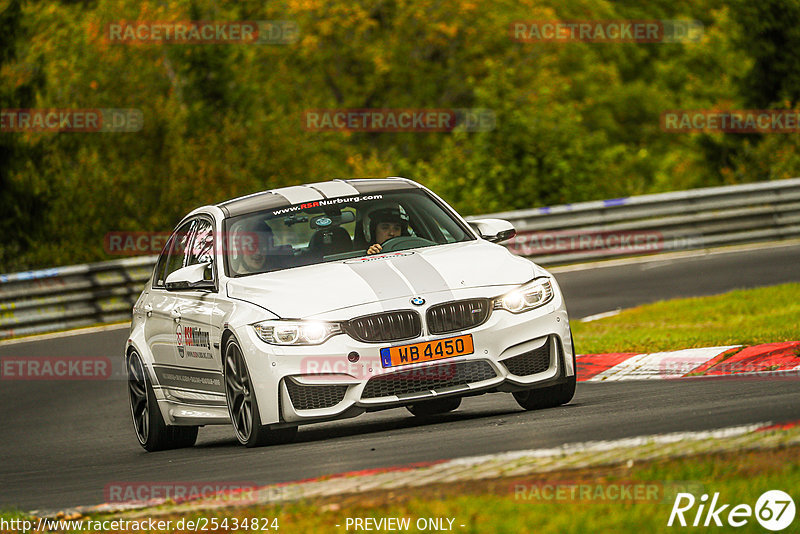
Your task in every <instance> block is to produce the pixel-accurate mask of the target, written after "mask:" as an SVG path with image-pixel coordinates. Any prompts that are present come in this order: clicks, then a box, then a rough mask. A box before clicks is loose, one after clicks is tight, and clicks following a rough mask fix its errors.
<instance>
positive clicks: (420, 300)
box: [411, 297, 425, 306]
mask: <svg viewBox="0 0 800 534" xmlns="http://www.w3.org/2000/svg"><path fill="white" fill-rule="evenodd" d="M411 304H413V305H414V306H422V305H423V304H425V299H424V298H422V297H414V298H413V299H411Z"/></svg>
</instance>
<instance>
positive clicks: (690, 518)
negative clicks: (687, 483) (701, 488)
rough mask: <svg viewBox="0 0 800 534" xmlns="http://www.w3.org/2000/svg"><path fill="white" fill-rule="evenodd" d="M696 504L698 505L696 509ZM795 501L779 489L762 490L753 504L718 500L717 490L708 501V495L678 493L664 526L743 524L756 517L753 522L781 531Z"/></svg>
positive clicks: (793, 507) (790, 519) (790, 522)
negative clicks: (698, 497) (698, 495)
mask: <svg viewBox="0 0 800 534" xmlns="http://www.w3.org/2000/svg"><path fill="white" fill-rule="evenodd" d="M695 505H697V508H696V510H695ZM795 511H796V510H795V504H794V501H793V500H792V498H791V497H790V496H789V494H788V493H786V492H784V491H781V490H770V491H766V492H764V493H763V494H762V495H761V496H760V497H759V498H758V500H757V501H756V505H755V507H751V506H750V505H749V504H737V505H736V506H733V507H731V505H730V504H723V503H722V502H720V498H719V493H714V495H713V496H712V498H711V501H710V502H709V498H708V495H707V494H705V493H704V494H703V495H701V496H700V499H696V498H695V496H694V495H692V494H691V493H678V495H677V496H676V497H675V503H674V504H673V505H672V512H670V514H669V521H668V522H667V526H668V527H671V526H673V525H674V526H681V527H685V526H692V527H700V526H702V527H709V526H716V527H721V526H723V525H725V524H727V525H728V526H731V527H742V526H744V525H746V524H747V523H748V522H749V521H750V520H751V519H752V518H753V516H755V519H756V521H758V523H759V524H760V525H761V526H762V527H764V528H765V529H767V530H772V531H774V532H777V531H780V530H784V529H785V528H786V527H788V526H789V525H791V524H792V521H794V516H795Z"/></svg>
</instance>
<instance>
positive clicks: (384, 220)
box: [367, 206, 409, 254]
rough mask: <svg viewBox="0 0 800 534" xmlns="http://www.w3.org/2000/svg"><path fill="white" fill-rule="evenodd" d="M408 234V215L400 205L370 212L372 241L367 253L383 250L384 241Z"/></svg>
mask: <svg viewBox="0 0 800 534" xmlns="http://www.w3.org/2000/svg"><path fill="white" fill-rule="evenodd" d="M407 235H409V234H408V215H406V213H405V211H404V210H403V209H402V208H401V207H400V206H397V207H393V208H381V209H377V210H375V211H373V212H372V213H370V214H369V236H370V238H371V241H370V245H369V246H368V248H367V254H377V253H379V252H381V250H383V246H382V245H383V243H385V242H386V241H388V240H389V239H391V238H393V237H400V236H407Z"/></svg>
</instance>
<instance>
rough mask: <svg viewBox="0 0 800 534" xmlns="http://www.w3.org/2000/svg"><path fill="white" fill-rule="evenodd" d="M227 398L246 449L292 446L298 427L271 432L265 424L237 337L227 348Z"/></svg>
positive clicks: (236, 432)
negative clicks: (290, 444)
mask: <svg viewBox="0 0 800 534" xmlns="http://www.w3.org/2000/svg"><path fill="white" fill-rule="evenodd" d="M224 362H225V372H224V375H225V399H226V401H227V405H228V413H229V414H230V416H231V423H232V424H233V430H234V433H235V434H236V439H238V440H239V443H241V444H242V445H244V446H245V447H261V446H263V445H277V444H280V443H291V442H292V441H294V438H295V436H296V435H297V427H296V426H292V427H288V428H279V429H270V428H269V426H268V425H262V424H261V414H260V412H259V411H258V402H257V401H256V395H255V392H254V391H253V388H252V381H251V380H250V372H249V371H248V370H247V363H245V361H244V355H243V353H242V349H241V347H240V346H239V342H238V341H236V338H234V337H231V338H230V340H229V341H228V343H227V344H226V345H225V359H224Z"/></svg>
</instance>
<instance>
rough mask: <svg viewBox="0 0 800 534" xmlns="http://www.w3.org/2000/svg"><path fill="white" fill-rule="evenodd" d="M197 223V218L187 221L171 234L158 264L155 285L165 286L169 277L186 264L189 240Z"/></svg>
mask: <svg viewBox="0 0 800 534" xmlns="http://www.w3.org/2000/svg"><path fill="white" fill-rule="evenodd" d="M196 225H197V219H192V220H190V221H187V222H186V223H184V224H182V225H181V226H180V227H179V228H178V229H177V230H175V232H174V233H173V234H172V236H170V238H169V242H168V243H167V246H166V247H164V251H163V252H162V253H161V257H160V258H159V259H158V263H157V264H156V276H155V278H154V281H153V287H164V282H165V280H166V279H167V277H168V276H169V275H170V274H172V273H173V272H175V271H177V270H178V269H180V268H181V267H183V266H184V264H185V261H186V253H187V251H188V248H189V247H188V244H189V242H190V241H189V240H190V239H191V237H192V232H193V231H194V229H195V226H196Z"/></svg>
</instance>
